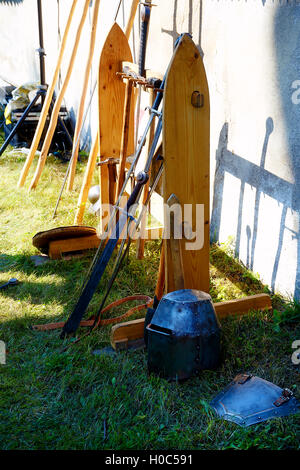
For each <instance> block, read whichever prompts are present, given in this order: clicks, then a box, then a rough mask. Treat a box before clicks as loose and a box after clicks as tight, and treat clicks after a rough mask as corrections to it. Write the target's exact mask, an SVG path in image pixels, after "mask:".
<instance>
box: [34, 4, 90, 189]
mask: <svg viewBox="0 0 300 470" xmlns="http://www.w3.org/2000/svg"><path fill="white" fill-rule="evenodd" d="M89 3H90V0H85V4H84V8H83V13H82V17H81V20H80V23H79V27H78V31H77V33H76V38H75V44H74V47H73V51H72V55H71V59H70V63H69V67H68V70H67V73H66V77H65V80H64V83H63V85H62V87H61V90H60V93H59V95H58V97H57V99H56V102H55V105H54V108H53V111H52V115H51V120H50V124H49V128H48V131H47V135H46V138H45V141H44V144H43V148H42V151H41V155H40V157H39V161H38V165H37V168H36V171H35V174H34V177H33V179H32V181H31V184H30V187H29V190H32V189H34V188H36V186H37V184H38V182H39V179H40V176H41V174H42V171H43V168H44V166H45V162H46V159H47V156H48V151H49V148H50V145H51V142H52V138H53V135H54V132H55V129H56V125H57V119H58V115H59V111H60V108H61V104H62V100H63V98H64V95H65V92H66V89H67V86H68V84H69V81H70V78H71V74H72V70H73V67H74V62H75V58H76V54H77V50H78V46H79V41H80V37H81V33H82V29H83V26H84V22H85V19H86V16H87V13H88V9H89Z"/></svg>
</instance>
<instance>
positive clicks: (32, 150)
mask: <svg viewBox="0 0 300 470" xmlns="http://www.w3.org/2000/svg"><path fill="white" fill-rule="evenodd" d="M77 2H78V0H73V4H72V7H71V10H70V14H69V17H68V21H67V24H66V27H65V31H64V34H63V38H62V42H61V46H60V51H59V54H58V59H57V64H56V68H55V71H54V74H53V78H52V82H51V85H50V86H49V87H48V90H47V94H46V97H45V101H44V106H43V109H42V111H41V115H40V119H39V122H38V126H37V128H36V131H35V134H34V137H33V141H32V143H31V147H30V151H29V153H28V156H27V158H26V161H25V164H24V166H23V169H22V172H21V175H20V179H19V182H18V187H19V188H20V187H22V186H24V184H25V180H26V178H27V175H28V171H29V169H30V167H31V165H32V162H33V159H34V156H35V153H36V151H37V148H38V146H39V143H40V139H41V135H42V133H43V130H44V127H45V123H46V119H47V116H48V111H49V108H50V105H51V101H52V97H53V93H54V89H55V85H56V83H57V79H58V75H59V70H60V67H61V63H62V59H63V55H64V52H65V48H66V42H67V38H68V34H69V30H70V27H71V23H72V19H73V16H74V11H75V8H76V5H77Z"/></svg>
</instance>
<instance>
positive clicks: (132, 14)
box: [125, 0, 140, 40]
mask: <svg viewBox="0 0 300 470" xmlns="http://www.w3.org/2000/svg"><path fill="white" fill-rule="evenodd" d="M139 3H140V0H132V4H131V10H130V14H129V20H128V23H127V26H126V29H125V36H126V38H127V39H128V40H129V37H130V33H131V30H132V26H133V22H134V18H135V15H136V10H137V7H138V4H139Z"/></svg>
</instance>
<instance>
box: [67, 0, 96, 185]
mask: <svg viewBox="0 0 300 470" xmlns="http://www.w3.org/2000/svg"><path fill="white" fill-rule="evenodd" d="M99 6H100V0H95V5H94V11H93V19H92V29H91V39H90V48H89V55H88V59H87V63H86V69H85V75H84V81H83V90H82V95H81V100H80V104H79V109H78V116H77V121H76V128H75V133H74V140H73V150H72V155H73V160H72V164H71V168H70V173H69V178H68V185H67V189H68V191H72V189H73V185H74V178H75V172H76V165H77V160H78V151H79V139H78V136H79V133H80V130H81V125H82V119H83V113H84V104H85V99H86V94H87V90H88V83H89V76H90V70H91V67H92V60H93V55H94V50H95V42H96V33H97V23H98V13H99Z"/></svg>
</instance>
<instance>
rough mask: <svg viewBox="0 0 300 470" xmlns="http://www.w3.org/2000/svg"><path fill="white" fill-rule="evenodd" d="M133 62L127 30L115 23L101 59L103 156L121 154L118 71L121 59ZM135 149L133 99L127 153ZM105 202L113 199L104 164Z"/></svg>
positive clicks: (121, 91)
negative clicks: (124, 31)
mask: <svg viewBox="0 0 300 470" xmlns="http://www.w3.org/2000/svg"><path fill="white" fill-rule="evenodd" d="M123 61H128V62H132V54H131V50H130V47H129V44H128V40H127V39H126V36H125V34H124V33H123V31H122V29H121V28H120V26H119V25H118V24H117V23H114V24H113V26H112V28H111V30H110V32H109V34H108V36H107V39H106V41H105V43H104V45H103V49H102V52H101V57H100V63H99V77H98V98H99V136H100V159H101V160H106V159H107V158H119V156H120V149H121V140H122V129H123V108H124V100H125V83H123V81H122V79H121V77H120V76H119V75H117V72H121V71H122V70H121V67H122V62H123ZM133 152H134V101H133V98H132V104H131V112H130V129H129V141H128V149H127V154H128V155H131V154H132V153H133ZM100 174H101V182H100V187H101V201H102V204H108V203H114V201H113V202H112V201H111V200H110V199H111V198H110V196H109V195H110V194H112V190H111V188H110V187H109V171H108V165H103V166H101V170H100Z"/></svg>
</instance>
